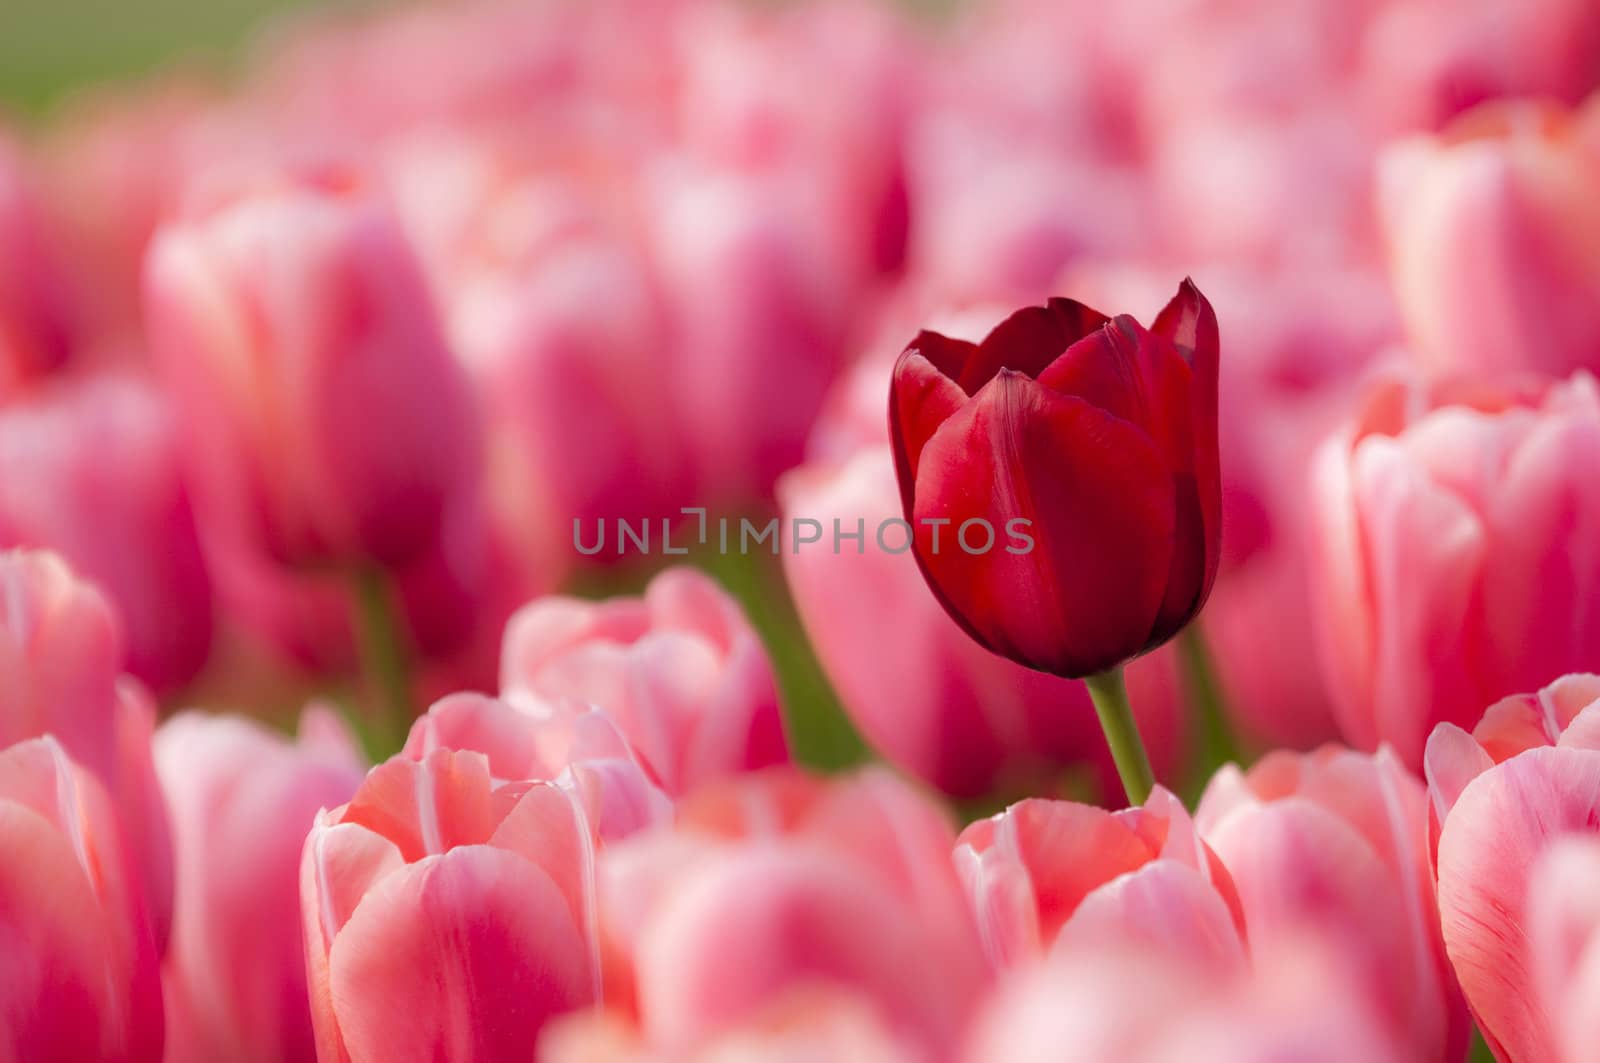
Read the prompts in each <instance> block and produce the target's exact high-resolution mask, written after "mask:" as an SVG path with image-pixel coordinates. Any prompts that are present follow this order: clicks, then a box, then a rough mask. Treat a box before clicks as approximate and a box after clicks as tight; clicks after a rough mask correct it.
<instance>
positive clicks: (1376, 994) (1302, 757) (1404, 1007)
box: [1195, 746, 1469, 1063]
mask: <svg viewBox="0 0 1600 1063" xmlns="http://www.w3.org/2000/svg"><path fill="white" fill-rule="evenodd" d="M1195 822H1196V823H1197V824H1198V825H1199V828H1200V833H1201V836H1202V837H1204V838H1205V840H1206V841H1207V842H1208V843H1209V844H1210V845H1211V846H1212V848H1214V849H1215V850H1216V853H1217V855H1218V856H1220V857H1221V858H1222V862H1223V864H1224V865H1226V866H1227V868H1228V870H1229V871H1230V872H1231V873H1232V875H1233V881H1234V883H1235V885H1236V886H1237V887H1238V890H1239V899H1240V901H1241V903H1242V907H1243V910H1244V919H1245V923H1246V925H1247V926H1248V927H1249V929H1250V944H1251V948H1252V951H1255V950H1260V949H1271V948H1276V947H1288V946H1289V945H1292V944H1293V943H1295V942H1297V941H1299V940H1301V939H1309V940H1311V941H1313V942H1316V943H1317V944H1318V945H1319V946H1320V947H1323V948H1326V949H1328V950H1329V951H1330V952H1334V953H1336V954H1338V955H1341V956H1343V957H1344V961H1345V962H1347V963H1348V964H1349V966H1350V968H1351V969H1352V970H1353V971H1354V972H1356V974H1357V976H1358V977H1359V979H1360V982H1361V984H1362V985H1363V986H1365V987H1366V990H1365V991H1366V992H1367V993H1368V994H1370V996H1371V998H1372V1006H1373V1008H1375V1009H1376V1011H1377V1013H1378V1014H1379V1015H1381V1016H1382V1018H1383V1020H1384V1021H1385V1022H1386V1023H1387V1025H1388V1028H1389V1030H1390V1032H1391V1034H1392V1036H1393V1037H1394V1038H1395V1040H1396V1042H1397V1043H1400V1044H1403V1045H1405V1046H1407V1058H1412V1059H1418V1060H1439V1061H1442V1063H1459V1061H1460V1060H1461V1059H1462V1058H1463V1057H1464V1054H1465V1052H1466V1047H1467V1037H1468V1030H1469V1027H1468V1024H1467V1016H1466V1009H1465V1007H1464V1005H1463V1003H1462V1000H1461V993H1460V990H1459V989H1458V988H1457V987H1456V984H1455V979H1454V977H1453V976H1452V975H1451V972H1450V968H1449V965H1448V963H1447V962H1446V961H1445V957H1444V949H1443V946H1442V944H1441V942H1440V940H1439V935H1438V930H1437V927H1438V914H1437V911H1436V909H1435V907H1434V900H1433V892H1432V889H1431V885H1432V883H1431V879H1430V877H1429V873H1428V863H1427V849H1426V839H1427V798H1426V795H1425V794H1424V793H1423V789H1422V787H1421V785H1420V784H1419V783H1418V782H1417V781H1416V779H1415V778H1413V777H1412V776H1411V775H1410V774H1409V773H1408V772H1407V771H1406V770H1405V768H1404V767H1403V766H1402V765H1401V764H1400V763H1399V761H1398V760H1397V759H1396V758H1395V756H1394V755H1393V753H1392V752H1390V751H1389V750H1388V749H1383V750H1380V751H1379V752H1378V753H1377V754H1376V755H1375V756H1373V755H1367V754H1362V753H1355V752H1351V751H1349V750H1344V749H1340V748H1338V747H1334V746H1326V747H1324V748H1323V749H1321V750H1319V751H1317V752H1315V753H1305V754H1294V753H1273V754H1270V755H1268V756H1267V757H1265V758H1264V759H1262V760H1261V761H1259V762H1258V763H1257V764H1256V765H1255V766H1254V767H1253V768H1251V769H1250V771H1249V772H1248V773H1245V772H1241V771H1240V770H1239V769H1238V768H1237V767H1234V766H1233V765H1229V766H1227V767H1224V768H1223V769H1222V770H1221V771H1219V772H1218V773H1217V774H1216V776H1215V777H1214V778H1213V779H1212V780H1211V783H1210V785H1209V786H1207V787H1206V792H1205V796H1204V797H1202V798H1201V801H1200V809H1199V811H1198V812H1197V813H1196V815H1195Z"/></svg>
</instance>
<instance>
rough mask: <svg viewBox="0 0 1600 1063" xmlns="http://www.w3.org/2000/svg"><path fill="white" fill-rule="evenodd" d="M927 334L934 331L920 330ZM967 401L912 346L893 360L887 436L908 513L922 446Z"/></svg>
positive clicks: (963, 393) (950, 379) (950, 382)
mask: <svg viewBox="0 0 1600 1063" xmlns="http://www.w3.org/2000/svg"><path fill="white" fill-rule="evenodd" d="M923 335H924V336H931V335H934V333H928V332H925V333H923ZM966 402H967V396H966V393H965V392H963V391H962V390H961V389H960V388H959V387H957V386H956V384H955V381H954V379H953V378H951V377H950V376H947V375H946V374H944V373H943V372H941V371H940V370H939V368H938V367H937V366H935V365H934V364H933V363H932V362H930V361H928V359H927V358H926V357H925V356H923V354H922V353H921V352H920V351H918V350H917V349H915V348H908V349H907V350H906V352H905V353H904V354H902V355H901V356H900V359H899V361H897V362H895V366H894V375H893V377H892V378H891V382H890V385H889V438H890V439H891V440H892V441H893V443H894V460H895V471H896V473H897V474H898V476H899V480H900V501H901V503H902V505H904V507H905V512H906V514H907V515H908V516H909V515H910V513H911V491H912V485H913V484H914V483H915V482H916V474H917V465H918V463H919V462H920V461H921V460H922V448H923V447H924V446H926V445H927V443H928V440H929V439H930V438H931V437H932V436H933V433H934V432H937V431H938V430H939V426H940V425H942V424H944V422H945V421H947V420H949V419H950V417H951V415H953V414H954V413H955V412H956V411H957V410H959V409H960V408H961V407H962V406H963V405H965V404H966Z"/></svg>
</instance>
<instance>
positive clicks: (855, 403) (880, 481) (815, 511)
mask: <svg viewBox="0 0 1600 1063" xmlns="http://www.w3.org/2000/svg"><path fill="white" fill-rule="evenodd" d="M887 387H888V366H887V365H886V364H879V363H877V362H875V361H874V362H867V363H863V365H862V366H860V367H859V368H858V369H856V370H855V371H854V372H852V373H850V374H849V375H848V376H847V377H845V379H844V380H843V381H841V384H840V388H839V390H838V391H837V392H836V394H835V396H834V397H833V398H832V399H831V400H830V408H829V410H828V412H827V414H826V415H825V416H824V418H823V420H822V421H821V422H819V424H818V425H817V427H816V429H815V432H814V434H813V440H812V449H813V452H814V453H815V455H816V457H815V460H813V461H811V462H809V463H807V464H806V465H804V466H802V467H801V468H799V469H797V470H795V471H793V472H791V473H789V474H787V475H786V476H785V477H784V478H783V479H782V480H780V481H779V485H778V496H779V500H780V503H781V505H782V512H783V517H784V520H785V521H786V522H787V521H792V520H796V519H802V518H804V519H810V520H815V521H819V522H821V524H822V526H823V529H824V536H823V540H822V541H821V542H819V543H817V544H816V545H815V546H811V547H805V548H801V549H800V550H798V551H796V550H785V551H784V554H783V567H784V574H785V576H786V577H787V579H788V584H789V590H790V593H791V594H792V595H793V596H794V600H795V606H796V608H797V609H798V610H799V613H800V619H801V621H802V622H803V623H804V625H805V629H806V633H807V636H808V637H809V638H810V641H811V645H812V646H813V647H814V648H815V649H816V652H817V656H818V657H819V658H820V660H821V663H822V666H823V669H824V671H825V672H826V673H827V675H828V678H829V679H830V680H831V681H832V683H833V685H834V689H835V690H836V691H837V692H838V694H839V698H840V700H841V701H842V702H843V704H844V708H845V710H846V711H847V712H848V713H849V714H850V716H851V719H852V720H853V721H854V722H855V724H856V726H857V727H859V728H860V729H861V731H862V733H863V734H864V735H865V737H866V738H867V740H868V741H869V742H870V743H872V745H873V746H874V747H875V748H876V749H878V750H879V751H881V752H882V753H883V754H884V755H885V756H887V757H888V758H889V759H890V760H892V761H893V762H894V763H895V764H897V765H898V766H900V767H901V768H904V769H905V770H907V771H909V772H912V773H914V774H915V775H917V776H919V777H921V778H924V779H926V780H928V781H929V782H931V783H933V784H934V785H935V786H938V787H940V788H941V789H943V790H946V791H948V792H950V793H953V794H958V795H962V796H975V795H979V794H986V793H993V792H1000V793H1018V792H1026V791H1027V789H1028V788H1030V787H1034V786H1038V785H1043V784H1046V783H1047V782H1054V781H1056V778H1055V777H1056V776H1058V774H1059V772H1060V770H1061V769H1062V767H1063V766H1065V765H1068V764H1074V763H1079V762H1084V761H1087V762H1089V763H1090V764H1092V765H1093V772H1094V779H1095V782H1096V783H1097V784H1098V785H1099V787H1100V790H1101V792H1104V793H1112V794H1115V793H1120V786H1121V784H1120V783H1119V782H1118V781H1117V777H1116V772H1115V769H1114V767H1113V765H1112V764H1111V760H1110V755H1109V752H1108V751H1107V749H1106V747H1105V741H1104V739H1103V738H1102V737H1101V734H1100V730H1099V725H1098V724H1097V723H1096V721H1095V716H1094V708H1093V706H1092V705H1091V704H1090V702H1089V696H1088V693H1087V691H1086V690H1085V689H1084V687H1083V685H1082V684H1081V683H1076V682H1073V681H1070V680H1064V679H1059V678H1057V677H1055V676H1049V675H1045V674H1044V673H1042V672H1035V671H1032V670H1030V669H1026V668H1023V667H1021V666H1020V665H1016V664H1013V663H1011V662H1010V661H1007V660H1005V659H1003V658H1000V657H997V656H995V655H994V654H992V653H990V652H989V651H987V650H985V649H983V648H982V647H981V646H978V645H976V644H975V643H974V642H973V641H972V639H971V638H970V637H969V636H968V635H967V634H966V633H965V632H964V631H962V630H961V629H960V627H958V626H957V625H956V624H955V622H954V621H952V620H951V619H950V617H949V616H948V615H946V613H945V611H944V610H943V609H942V608H941V607H940V606H939V603H938V601H937V600H936V599H935V598H934V597H933V595H932V594H930V593H929V592H928V588H927V584H926V582H925V581H924V580H923V578H922V574H921V573H920V572H918V571H917V565H916V561H915V559H914V558H913V557H912V556H911V553H910V552H909V550H907V549H905V546H906V534H905V530H904V528H897V527H896V526H895V525H893V524H889V525H885V524H884V522H885V521H897V520H899V519H900V517H901V503H900V494H899V489H898V487H897V486H896V484H895V473H894V461H893V458H892V457H891V455H890V452H889V443H888V427H887V417H886V416H885V415H884V412H883V401H884V398H883V397H884V395H886V394H887V390H886V389H887ZM835 521H837V522H838V528H839V531H840V533H841V534H849V535H853V534H855V532H856V531H857V530H860V531H861V533H862V539H861V542H860V544H859V549H858V548H857V546H858V544H857V543H855V542H854V541H850V540H842V541H841V546H840V549H839V551H838V552H837V553H835V552H834V551H833V549H832V542H833V540H832V536H833V533H834V522H835ZM880 529H882V536H881V538H880V536H879V531H880ZM1128 683H1129V685H1130V688H1131V691H1132V693H1131V697H1132V701H1133V706H1134V711H1135V712H1136V713H1137V714H1138V717H1139V720H1140V722H1141V724H1142V728H1141V729H1142V731H1143V733H1144V735H1145V741H1146V742H1147V743H1148V745H1149V748H1150V753H1151V758H1152V760H1153V761H1154V763H1155V766H1156V773H1157V775H1158V776H1160V777H1162V778H1167V777H1169V776H1170V773H1171V771H1172V770H1173V769H1174V768H1175V766H1176V764H1177V762H1178V758H1179V756H1180V755H1181V751H1182V749H1183V745H1184V743H1183V733H1182V720H1181V712H1180V705H1179V696H1178V680H1177V676H1176V674H1175V669H1174V665H1173V657H1172V654H1171V651H1167V650H1161V651H1157V652H1156V653H1154V654H1152V655H1150V656H1149V657H1147V658H1144V659H1141V660H1139V661H1136V662H1134V663H1133V664H1132V665H1131V666H1130V667H1129V669H1128Z"/></svg>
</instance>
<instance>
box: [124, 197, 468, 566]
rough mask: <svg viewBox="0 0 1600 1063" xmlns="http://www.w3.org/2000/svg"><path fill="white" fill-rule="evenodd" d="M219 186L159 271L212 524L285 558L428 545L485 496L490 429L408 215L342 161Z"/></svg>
mask: <svg viewBox="0 0 1600 1063" xmlns="http://www.w3.org/2000/svg"><path fill="white" fill-rule="evenodd" d="M209 198H210V202H199V201H197V203H196V205H195V206H194V207H193V208H191V210H190V211H189V213H187V214H186V215H185V216H184V217H182V218H181V219H179V220H177V221H174V222H172V223H170V224H169V225H168V226H166V227H165V228H163V229H162V231H161V232H160V233H159V234H158V236H157V237H156V239H155V241H154V243H153V244H152V247H151V251H150V255H149V261H148V264H147V269H146V284H145V294H146V300H145V303H146V310H147V317H148V321H149V325H150V336H151V345H152V347H153V350H154V353H155V355H156V360H157V362H158V364H159V365H160V367H161V370H162V373H163V376H164V378H165V380H166V381H167V383H168V384H169V386H170V387H171V388H172V389H173V391H174V394H175V395H176V397H177V399H178V403H179V407H180V410H181V412H182V413H183V415H184V420H185V427H186V435H187V446H188V450H187V453H188V455H189V456H190V458H191V459H192V472H193V474H194V482H195V485H196V491H197V495H198V502H199V503H200V504H201V507H202V519H203V520H204V521H205V522H206V523H208V524H213V525H214V526H215V527H216V529H217V532H216V534H217V535H219V536H221V537H226V538H231V539H233V540H236V541H239V542H241V543H245V544H249V545H251V546H253V547H254V548H256V549H259V550H260V551H262V552H263V553H265V554H267V555H268V556H271V557H273V558H274V559H276V560H278V561H280V562H284V563H288V564H315V563H327V562H333V563H342V564H353V563H364V562H379V563H383V564H386V565H391V566H402V565H404V564H406V563H408V562H410V561H412V560H414V559H415V558H417V557H419V556H421V555H423V554H425V553H427V551H428V550H429V549H430V548H432V547H434V546H435V545H436V544H437V542H438V540H439V539H440V537H441V535H443V534H444V532H443V530H442V529H443V528H444V526H445V524H446V522H447V520H448V518H449V512H450V510H451V508H452V507H454V506H457V505H461V504H465V503H466V502H467V501H469V499H470V491H471V488H472V485H473V475H472V470H473V468H474V466H475V462H476V457H477V439H476V426H475V424H474V423H473V409H472V403H471V399H470V396H469V393H468V388H467V383H466V380H465V377H464V375H463V374H462V372H461V370H460V368H459V366H458V365H457V364H456V363H455V361H454V359H453V358H452V356H451V354H450V352H449V351H448V350H447V349H446V346H445V344H444V341H443V338H442V336H441V333H440V329H439V326H438V324H437V322H436V320H435V318H434V315H433V313H432V310H431V307H430V304H429V296H428V292H427V290H426V287H425V284H424V282H423V278H422V274H421V271H420V269H419V268H418V265H417V263H416V260H415V258H414V256H413V255H412V252H411V250H410V248H409V247H408V245H407V244H406V241H405V238H404V236H403V235H402V234H401V231H400V228H399V225H398V224H397V222H396V221H395V220H394V218H393V216H392V215H391V213H390V211H389V210H388V209H387V207H386V206H385V204H384V203H383V201H382V199H381V198H380V196H379V195H378V194H377V193H376V192H374V191H373V190H372V189H371V188H370V187H369V186H368V185H367V184H366V183H365V182H364V180H363V178H361V177H360V176H358V175H355V174H353V173H349V172H344V171H337V170H326V171H321V172H314V173H312V172H306V173H293V174H284V175H281V176H273V177H268V178H262V179H260V180H259V181H256V182H254V183H253V184H248V183H247V184H243V185H241V186H240V187H239V188H237V189H232V190H228V191H226V192H222V193H219V194H217V195H215V196H214V197H209ZM464 492H465V493H467V494H468V497H467V498H465V499H464V498H463V494H464Z"/></svg>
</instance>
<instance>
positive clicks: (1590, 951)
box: [1528, 835, 1600, 1063]
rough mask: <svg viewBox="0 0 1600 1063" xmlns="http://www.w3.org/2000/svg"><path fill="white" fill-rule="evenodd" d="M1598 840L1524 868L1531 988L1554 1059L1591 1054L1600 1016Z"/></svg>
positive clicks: (1567, 846) (1576, 1059) (1555, 848)
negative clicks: (1547, 1024)
mask: <svg viewBox="0 0 1600 1063" xmlns="http://www.w3.org/2000/svg"><path fill="white" fill-rule="evenodd" d="M1597 901H1600V838H1596V837H1594V836H1593V835H1577V836H1574V837H1570V838H1563V839H1560V840H1558V841H1557V842H1555V844H1553V845H1552V846H1551V847H1550V848H1549V849H1548V850H1547V851H1546V852H1545V853H1544V854H1543V855H1542V856H1540V857H1539V860H1538V862H1537V863H1536V864H1535V865H1534V866H1533V867H1532V868H1531V869H1530V878H1529V884H1528V912H1529V915H1530V917H1531V920H1532V924H1533V925H1532V927H1531V928H1530V929H1529V936H1530V938H1531V941H1532V950H1533V956H1534V963H1535V970H1534V972H1533V973H1534V979H1535V985H1536V986H1537V987H1538V991H1539V996H1540V999H1541V1000H1542V1002H1543V1010H1544V1013H1545V1014H1546V1015H1548V1016H1549V1017H1550V1019H1551V1023H1552V1025H1553V1026H1554V1028H1555V1040H1556V1041H1557V1042H1558V1044H1559V1045H1560V1051H1561V1056H1560V1058H1561V1059H1562V1060H1564V1061H1565V1063H1583V1061H1584V1060H1586V1059H1588V1058H1589V1057H1590V1056H1591V1055H1593V1054H1594V1044H1595V1035H1596V1033H1597V1031H1596V1029H1595V1021H1596V1018H1597V1016H1600V903H1597Z"/></svg>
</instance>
